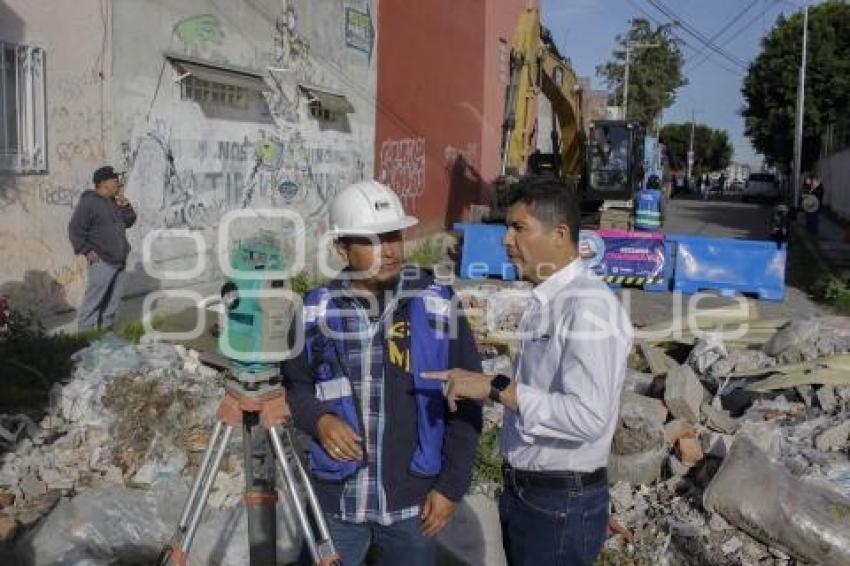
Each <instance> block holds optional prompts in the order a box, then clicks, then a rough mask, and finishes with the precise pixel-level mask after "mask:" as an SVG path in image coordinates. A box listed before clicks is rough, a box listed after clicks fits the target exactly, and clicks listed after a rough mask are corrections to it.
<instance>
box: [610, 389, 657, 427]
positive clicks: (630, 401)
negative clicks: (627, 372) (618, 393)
mask: <svg viewBox="0 0 850 566" xmlns="http://www.w3.org/2000/svg"><path fill="white" fill-rule="evenodd" d="M633 406H634V407H637V408H639V409H640V410H642V411H644V412H645V413H646V414H647V415H655V417H656V419H657V420H658V422H659V423H663V422H664V421H666V420H667V407H666V406H665V405H664V403H662V402H661V400H660V399H655V398H654V397H647V396H646V395H639V394H637V393H633V392H631V391H623V395H622V397H621V400H620V412H621V413H623V412H626V413H628V407H633Z"/></svg>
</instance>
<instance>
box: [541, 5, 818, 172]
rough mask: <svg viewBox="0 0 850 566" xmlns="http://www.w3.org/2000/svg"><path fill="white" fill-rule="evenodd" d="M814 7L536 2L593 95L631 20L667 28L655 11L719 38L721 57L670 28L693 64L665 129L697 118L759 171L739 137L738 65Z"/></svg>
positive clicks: (686, 70) (741, 133)
mask: <svg viewBox="0 0 850 566" xmlns="http://www.w3.org/2000/svg"><path fill="white" fill-rule="evenodd" d="M818 3H819V1H818V0H794V1H791V0H540V6H541V10H542V14H543V24H544V25H545V26H546V27H548V28H549V29H550V30H551V31H552V36H553V38H554V40H555V43H556V44H557V46H558V49H559V50H560V51H561V54H562V55H563V56H565V57H568V58H569V59H570V60H571V61H572V64H573V67H574V69H575V70H576V72H577V73H578V74H579V75H580V76H587V77H592V81H593V86H594V88H600V89H604V88H605V85H603V84H602V82H601V80H600V79H599V78H598V77H597V76H596V66H597V65H599V64H601V63H604V62H605V61H607V60H609V59H610V58H611V56H612V55H611V54H612V52H613V50H614V48H615V41H614V38H615V36H616V35H617V34H618V33H623V32H625V31H626V30H627V29H628V28H629V20H630V19H632V18H645V19H651V20H652V19H654V20H655V22H656V23H658V22H660V23H668V22H670V20H671V18H670V16H668V15H665V14H664V13H662V12H661V11H659V10H658V9H657V8H656V7H654V6H653V4H658V5H660V6H662V7H664V8H666V11H667V12H668V13H672V14H674V15H675V16H678V17H679V18H680V21H681V22H682V26H686V25H687V26H689V27H690V29H691V30H692V31H693V30H696V31H697V32H698V33H697V35H702V36H703V37H707V38H713V37H714V36H715V35H716V34H718V33H720V32H723V33H722V34H720V35H718V36H717V38H716V39H715V40H714V44H715V46H717V47H719V48H720V49H719V50H720V51H722V52H723V53H724V54H725V55H721V54H718V53H716V52H715V51H713V50H711V49H709V48H707V47H705V45H704V44H702V43H700V42H699V40H697V39H695V38H694V37H693V36H692V35H689V34H688V33H687V32H685V31H684V30H683V29H682V27H679V28H675V29H674V33H676V34H677V35H678V36H679V37H681V38H682V39H684V40H685V41H686V42H687V44H685V45H683V46H682V52H683V55H684V57H685V59H686V60H688V59H691V58H692V61H690V62H689V63H688V64H686V65H685V68H684V74H685V76H687V78H688V80H689V81H690V84H688V85H687V86H685V87H682V88H680V89H679V90H678V91H677V93H676V102H675V104H674V105H673V106H671V107H670V108H667V109H665V110H664V115H663V117H664V122H665V123H670V122H689V121H690V120H691V113H692V112H694V113H695V119H696V121H697V122H698V123H704V124H707V125H709V126H711V127H713V128H717V129H722V130H726V131H727V132H728V133H729V137H730V139H731V140H732V145H733V146H734V149H735V156H734V158H733V159H734V160H735V161H737V162H741V163H747V164H750V165H752V166H754V167H759V166H760V165H761V163H762V157H761V156H760V155H758V154H757V153H756V152H755V150H754V149H753V147H752V146H751V145H750V143H749V140H748V139H747V138H746V136H744V119H743V118H742V117H741V116H740V110H741V108H742V107H743V106H744V97H743V96H742V95H741V84H742V82H743V79H744V75H745V74H746V71H745V70H744V68H742V67H741V64H743V65H746V64H748V63H749V62H751V61H752V60H753V59H755V57H756V56H757V55H758V53H759V52H760V51H761V46H760V41H761V38H762V37H763V36H764V35H765V34H767V33H768V32H769V31H770V29H771V28H772V27H773V25H774V24H775V23H776V18H777V16H779V14H780V13H783V12H784V13H786V14H791V13H793V12H795V11H799V10H800V9H801V7H802V6H804V5H806V4H809V5H814V4H818ZM742 12H743V14H742ZM647 15H649V16H651V18H649V17H648V16H647ZM724 28H726V29H725V31H724ZM699 32H701V33H699ZM706 55H707V56H708V57H707V58H706Z"/></svg>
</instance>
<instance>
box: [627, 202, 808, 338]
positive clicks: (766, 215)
mask: <svg viewBox="0 0 850 566" xmlns="http://www.w3.org/2000/svg"><path fill="white" fill-rule="evenodd" d="M771 213H772V207H771V206H768V205H758V204H745V203H741V202H737V201H719V200H711V201H700V200H684V199H675V200H672V201H669V203H668V209H667V219H666V221H665V225H664V231H665V232H667V233H670V234H698V235H705V236H719V237H724V238H743V239H752V240H763V239H766V238H767V236H768V234H769V232H770V217H771ZM790 267H791V268H793V269H803V268H805V266H797V265H792V266H790ZM792 275H793V274H792ZM789 279H790V280H792V281H793V279H794V277H790V278H789V277H788V275H786V281H788V280H789ZM620 295H621V296H622V297H623V299H624V301H625V302H626V304H629V303H630V305H631V309H630V310H631V315H632V319H633V321H634V322H635V323H636V324H638V325H643V324H649V323H652V322H656V321H660V320H663V319H665V318H669V317H670V316H672V314H673V312H674V305H675V304H676V303H677V302H678V303H679V305H681V306H682V307H683V311H682V312H686V310H685V309H686V308H687V305H688V301H689V297H688V296H677V295H675V294H672V293H644V292H643V291H633V290H625V291H621V292H620ZM728 303H729V301H727V300H725V299H723V298H720V297H717V298H716V299H714V298H712V299H710V300H707V301H704V302H700V303H699V308H709V307H711V306H720V305H723V304H728ZM755 303H756V306H757V309H758V311H759V313H760V314H761V317H762V318H780V317H788V318H800V317H806V316H810V315H812V314H817V313H821V312H822V309H821V308H820V307H819V306H818V305H815V304H814V303H812V301H811V300H810V299H809V297H808V295H807V294H806V293H805V292H804V291H802V290H800V289H798V288H796V287H794V286H793V283H790V284H788V287H787V294H786V299H785V301H784V302H782V303H776V302H772V301H755Z"/></svg>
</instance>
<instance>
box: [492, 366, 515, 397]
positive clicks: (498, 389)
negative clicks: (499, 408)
mask: <svg viewBox="0 0 850 566" xmlns="http://www.w3.org/2000/svg"><path fill="white" fill-rule="evenodd" d="M510 384H511V378H510V377H508V376H507V375H504V374H502V373H500V374H497V375H495V376H494V377H493V379H491V380H490V399H492V400H493V401H494V402H496V403H501V402H502V401H501V396H502V391H504V390H505V389H507V388H508V385H510Z"/></svg>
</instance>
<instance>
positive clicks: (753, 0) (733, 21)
mask: <svg viewBox="0 0 850 566" xmlns="http://www.w3.org/2000/svg"><path fill="white" fill-rule="evenodd" d="M759 2H761V0H751V1H750V3H749V4H747V5H746V6H745V7H744V9H743V10H741V11H740V12H738V13H737V14H735V15H734V16H732V18H731V19H730V20H729V21H728V22H726V25H724V26H723V27H722V28H721V29H720V30H719V31H718V32H717V33H715V34H714V35H712V36H711V37H710V38H709V39H710V40H711V41H712V42H714V41H717V40H718V39H719V38H720V36H722V35H723V34H724V33H726V30H728V29H729V28H731V27H732V26H733V25H735V24H736V23H738V22H739V21H740V20H741V18H743V17H744V15H745V14H746V13H747V12H749V11H750V10H752V9H753V7H754V6H755V5H756V4H758V3H759ZM704 53H705V50H703V51H701V52H700V53H699V54H694V55H693V56H691V57H690V58H689V59H688V60H687V61H685V64H688V63H690V62H691V61H693V60H694V59H696V58H697V57H698V56H699V55H703V54H704ZM707 57H708V56H707V55H706V56H705V58H707ZM703 60H704V59H703Z"/></svg>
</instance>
